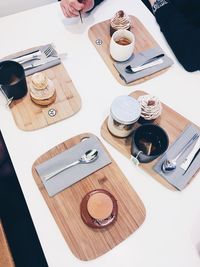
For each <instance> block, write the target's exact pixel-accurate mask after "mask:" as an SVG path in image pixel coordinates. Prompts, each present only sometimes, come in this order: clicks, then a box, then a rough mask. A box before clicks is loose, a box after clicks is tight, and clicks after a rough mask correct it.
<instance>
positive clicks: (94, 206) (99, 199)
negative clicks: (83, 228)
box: [87, 193, 113, 220]
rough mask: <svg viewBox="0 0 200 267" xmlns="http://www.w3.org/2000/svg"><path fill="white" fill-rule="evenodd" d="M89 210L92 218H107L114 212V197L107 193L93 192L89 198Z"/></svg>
mask: <svg viewBox="0 0 200 267" xmlns="http://www.w3.org/2000/svg"><path fill="white" fill-rule="evenodd" d="M87 210H88V213H89V214H90V216H91V217H92V218H94V219H96V220H105V219H106V218H108V217H109V216H110V215H111V213H112V210H113V202H112V199H111V198H110V197H109V196H108V195H107V194H105V193H96V194H93V195H91V196H90V198H89V199H88V202H87Z"/></svg>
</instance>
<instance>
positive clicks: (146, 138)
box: [131, 123, 169, 163]
mask: <svg viewBox="0 0 200 267" xmlns="http://www.w3.org/2000/svg"><path fill="white" fill-rule="evenodd" d="M168 145H169V138H168V135H167V133H166V132H165V130H164V129H163V128H161V127H160V126H158V125H156V124H152V123H149V124H143V125H141V126H139V127H138V128H137V129H136V130H135V131H134V132H133V135H132V142H131V155H132V156H133V157H135V158H137V160H138V161H139V162H141V163H148V162H151V161H153V160H154V159H156V158H157V157H159V156H160V155H161V154H163V153H164V152H165V151H166V150H167V148H168Z"/></svg>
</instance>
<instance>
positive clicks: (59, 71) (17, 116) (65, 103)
mask: <svg viewBox="0 0 200 267" xmlns="http://www.w3.org/2000/svg"><path fill="white" fill-rule="evenodd" d="M39 48H40V47H33V48H30V49H27V50H24V51H21V52H18V53H15V54H13V55H9V56H8V57H5V58H4V60H9V59H12V58H14V57H18V56H21V55H22V54H28V53H30V52H32V51H33V50H36V49H39ZM42 73H44V74H45V75H46V76H47V77H48V78H49V79H50V80H52V81H53V83H54V86H55V88H56V94H57V96H56V100H55V102H54V103H52V104H50V105H48V106H39V105H36V104H35V103H34V102H33V101H32V100H31V98H30V94H29V92H28V93H27V95H26V96H25V97H23V98H21V99H19V100H15V101H13V102H12V104H11V105H10V109H11V112H12V115H13V117H14V120H15V123H16V125H17V126H18V127H19V128H20V129H21V130H24V131H32V130H36V129H40V128H43V127H46V126H48V125H51V124H53V123H56V122H58V121H61V120H64V119H66V118H68V117H71V116H72V115H74V114H75V113H77V112H78V111H79V110H80V108H81V99H80V96H79V94H78V92H77V91H76V88H75V87H74V84H73V82H72V80H71V78H70V76H69V74H68V72H67V70H66V69H65V67H64V66H63V64H62V63H61V64H59V65H57V66H54V67H52V68H49V69H46V70H43V71H42ZM31 77H32V75H31V76H28V77H26V81H27V86H28V90H29V88H30V82H31Z"/></svg>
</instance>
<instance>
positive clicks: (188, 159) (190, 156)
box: [180, 137, 200, 172]
mask: <svg viewBox="0 0 200 267" xmlns="http://www.w3.org/2000/svg"><path fill="white" fill-rule="evenodd" d="M199 149H200V138H199V137H198V139H197V141H196V144H195V145H194V147H193V149H192V150H191V152H190V153H189V154H188V155H187V157H186V159H185V160H184V162H183V163H182V164H181V165H180V167H181V169H183V170H184V171H185V172H186V171H187V170H188V168H189V166H190V165H191V163H192V161H193V159H194V157H196V156H197V154H196V153H197V152H198V150H199Z"/></svg>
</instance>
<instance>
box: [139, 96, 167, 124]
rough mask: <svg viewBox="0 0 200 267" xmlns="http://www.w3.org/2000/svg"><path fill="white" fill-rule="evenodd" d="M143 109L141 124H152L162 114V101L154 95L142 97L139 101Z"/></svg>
mask: <svg viewBox="0 0 200 267" xmlns="http://www.w3.org/2000/svg"><path fill="white" fill-rule="evenodd" d="M137 100H138V102H139V103H140V107H141V114H140V118H139V120H138V122H139V123H152V122H153V121H154V120H155V119H157V118H158V117H159V116H160V115H161V112H162V104H161V102H160V100H159V99H158V98H157V97H155V96H152V95H142V96H140V97H139V98H138V99H137Z"/></svg>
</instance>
